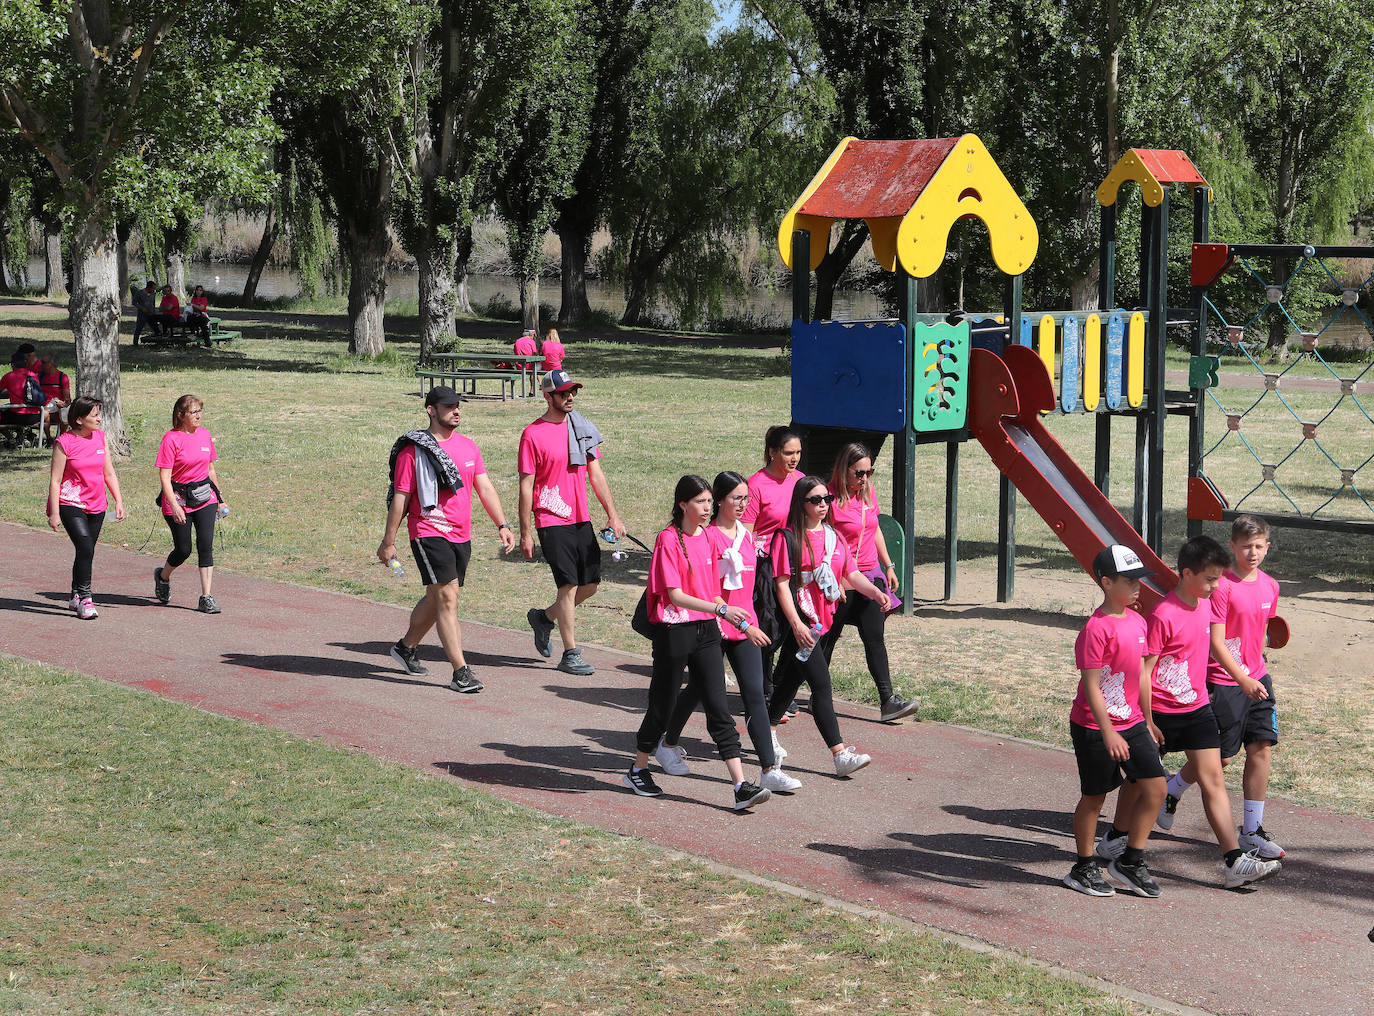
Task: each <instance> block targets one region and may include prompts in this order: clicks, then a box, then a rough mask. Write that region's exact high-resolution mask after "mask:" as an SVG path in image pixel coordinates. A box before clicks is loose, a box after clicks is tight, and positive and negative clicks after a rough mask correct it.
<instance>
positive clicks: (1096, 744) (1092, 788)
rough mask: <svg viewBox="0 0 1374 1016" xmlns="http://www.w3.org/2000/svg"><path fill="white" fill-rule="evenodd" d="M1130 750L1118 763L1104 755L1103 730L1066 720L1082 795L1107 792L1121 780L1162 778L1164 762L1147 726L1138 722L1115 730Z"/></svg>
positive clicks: (1114, 787) (1105, 748)
mask: <svg viewBox="0 0 1374 1016" xmlns="http://www.w3.org/2000/svg"><path fill="white" fill-rule="evenodd" d="M1117 733H1118V734H1120V735H1121V736H1122V737H1123V738H1125V739H1126V744H1127V745H1128V746H1129V747H1130V749H1131V757H1130V758H1128V759H1127V760H1126V761H1125V762H1118V761H1117V760H1116V759H1114V758H1112V757H1111V755H1109V754H1107V742H1106V741H1104V740H1103V739H1102V731H1100V730H1098V729H1097V728H1095V727H1085V726H1083V725H1082V724H1081V723H1074V722H1073V721H1072V720H1070V721H1069V737H1070V738H1071V739H1072V740H1073V754H1074V757H1075V758H1076V759H1077V760H1078V786H1079V789H1081V790H1082V792H1083V796H1084V797H1097V796H1098V795H1099V794H1110V793H1111V792H1112V791H1113V790H1115V789H1116V788H1117V787H1119V786H1121V784H1122V782H1123V781H1124V780H1130V781H1131V782H1132V783H1135V782H1136V781H1137V780H1150V779H1154V778H1156V777H1158V778H1160V779H1163V778H1164V763H1163V762H1161V761H1160V760H1159V748H1158V746H1156V744H1155V739H1154V738H1153V737H1151V736H1150V728H1149V725H1148V724H1146V723H1144V722H1141V723H1137V724H1136V725H1135V726H1134V727H1128V728H1127V729H1125V730H1118V731H1117Z"/></svg>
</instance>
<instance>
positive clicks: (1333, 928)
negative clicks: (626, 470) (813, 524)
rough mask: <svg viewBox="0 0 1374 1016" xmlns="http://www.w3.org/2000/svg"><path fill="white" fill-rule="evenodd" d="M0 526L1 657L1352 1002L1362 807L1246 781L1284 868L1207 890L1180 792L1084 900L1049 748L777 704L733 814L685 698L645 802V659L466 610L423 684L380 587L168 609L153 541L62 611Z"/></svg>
mask: <svg viewBox="0 0 1374 1016" xmlns="http://www.w3.org/2000/svg"><path fill="white" fill-rule="evenodd" d="M0 545H3V546H4V547H5V548H6V549H7V552H6V553H4V554H0V609H2V610H3V611H4V617H3V623H0V649H2V650H3V651H4V652H7V653H11V654H14V655H17V656H21V657H26V658H29V659H33V660H42V661H44V662H46V663H51V664H55V665H57V666H60V667H66V668H69V669H72V670H81V671H85V672H87V673H93V674H94V675H95V676H97V677H101V678H104V679H106V680H110V681H115V682H118V683H120V684H125V685H129V686H132V687H137V688H144V689H147V690H149V691H151V692H154V693H156V694H158V695H162V696H164V697H166V698H169V699H172V700H175V701H179V702H185V703H189V704H192V705H195V706H198V707H200V708H202V709H207V710H210V711H212V712H216V713H221V714H225V715H228V716H235V717H240V718H243V719H247V720H251V721H254V722H258V723H268V724H271V725H272V726H275V727H279V728H281V729H283V730H288V731H291V732H293V733H296V734H299V735H302V736H306V737H319V738H323V739H325V740H328V741H330V742H333V743H336V744H340V745H348V746H351V747H355V748H358V749H361V750H364V751H367V752H371V753H373V754H376V755H378V756H381V757H384V758H390V759H395V760H398V761H401V762H404V763H407V764H409V765H413V766H416V767H418V768H421V769H424V770H427V771H430V772H433V771H440V772H443V773H447V774H448V775H449V776H451V777H452V778H454V779H459V780H463V781H465V782H468V783H471V784H474V785H476V786H480V787H482V788H484V789H486V790H488V791H490V792H491V793H493V794H496V795H498V796H500V797H503V798H506V799H508V800H512V801H517V802H520V803H522V804H526V805H529V806H530V807H533V808H538V809H540V810H543V811H546V812H551V813H554V814H558V815H563V816H567V817H569V818H574V819H577V820H580V821H583V822H587V823H590V824H592V825H597V826H601V827H603V828H606V829H611V830H615V831H618V832H621V833H627V834H631V835H635V836H640V837H643V838H644V839H646V840H649V841H651V842H655V843H660V844H663V845H665V846H668V847H671V848H675V849H678V850H682V851H685V852H687V853H690V854H693V855H697V856H699V857H703V858H710V859H713V860H716V861H720V862H724V863H726V864H729V865H733V866H736V867H738V868H743V869H747V870H749V871H753V872H756V873H758V874H760V875H764V876H768V877H771V878H775V879H779V880H781V881H784V882H788V883H792V884H795V885H799V886H802V887H805V888H809V889H812V890H815V891H818V892H822V893H826V894H829V895H832V896H835V897H839V898H842V899H846V900H850V901H853V902H855V903H858V904H861V905H864V906H868V907H873V908H876V909H880V910H883V911H887V912H890V913H893V914H897V915H901V916H904V917H907V918H910V919H912V920H915V921H919V922H921V923H923V924H927V925H930V926H931V927H934V928H940V929H947V930H950V931H954V932H959V933H962V934H964V935H968V936H972V937H974V938H977V939H981V940H984V941H987V942H990V943H993V944H996V945H998V946H1003V947H1007V948H1010V949H1014V950H1018V951H1021V952H1023V953H1026V954H1029V955H1031V956H1034V957H1036V958H1038V959H1040V960H1043V961H1046V962H1050V963H1055V964H1060V965H1063V966H1065V967H1069V968H1072V969H1075V970H1079V971H1082V972H1084V973H1087V974H1090V975H1094V976H1097V977H1100V978H1103V979H1105V980H1108V981H1111V982H1114V983H1117V984H1120V985H1124V986H1127V987H1129V988H1131V989H1134V990H1136V991H1141V992H1146V993H1149V994H1152V995H1155V996H1161V997H1163V998H1166V999H1170V1000H1173V1001H1175V1002H1177V1003H1181V1004H1185V1005H1192V1006H1197V1007H1200V1008H1202V1009H1206V1010H1209V1011H1212V1012H1223V1013H1254V1014H1265V1016H1269V1014H1272V1013H1283V1014H1285V1016H1303V1014H1314V1016H1315V1014H1323V1016H1350V1014H1354V1013H1358V1012H1368V1011H1369V999H1370V998H1371V997H1374V944H1372V943H1370V942H1369V941H1368V940H1367V939H1366V934H1367V933H1368V932H1369V930H1370V925H1371V923H1374V877H1371V868H1372V867H1374V822H1370V821H1367V820H1362V819H1356V818H1349V817H1343V816H1336V815H1330V814H1325V813H1323V812H1320V811H1317V810H1315V809H1311V808H1302V807H1298V806H1296V805H1292V804H1287V803H1285V802H1282V801H1274V802H1271V803H1270V805H1269V810H1268V812H1267V815H1266V823H1267V824H1268V825H1269V826H1270V827H1271V828H1272V829H1274V830H1276V831H1278V832H1280V833H1282V839H1283V843H1284V845H1285V846H1286V847H1287V848H1288V850H1289V853H1290V858H1291V859H1290V862H1289V864H1288V865H1287V866H1286V867H1285V869H1284V871H1283V872H1282V873H1281V874H1280V875H1279V876H1278V877H1277V878H1276V879H1274V880H1272V881H1270V882H1268V883H1266V884H1264V885H1262V886H1260V887H1258V888H1256V889H1253V890H1248V891H1239V892H1225V891H1222V890H1221V889H1219V888H1217V882H1218V879H1217V867H1218V860H1217V856H1216V851H1215V847H1214V846H1209V844H1208V841H1207V832H1206V826H1205V823H1204V819H1203V816H1202V809H1201V807H1200V805H1199V803H1198V801H1197V800H1196V799H1195V798H1194V799H1193V800H1190V801H1188V802H1187V803H1186V804H1185V806H1184V808H1183V809H1182V812H1181V813H1180V817H1179V820H1178V823H1177V825H1176V826H1175V827H1174V831H1173V834H1172V835H1161V836H1159V837H1158V838H1157V840H1154V841H1152V848H1151V861H1152V863H1153V865H1154V867H1155V869H1156V871H1157V873H1158V875H1159V878H1160V883H1161V885H1162V886H1163V889H1164V895H1163V897H1162V898H1161V899H1159V900H1141V899H1137V898H1135V897H1128V896H1118V897H1116V898H1113V899H1108V900H1094V899H1090V898H1088V897H1085V896H1080V895H1078V894H1076V893H1073V892H1070V891H1069V890H1067V889H1065V888H1063V887H1062V886H1061V885H1060V884H1059V879H1060V878H1061V876H1062V875H1063V874H1064V872H1065V870H1066V868H1067V865H1068V862H1069V860H1070V857H1071V854H1072V836H1071V834H1070V815H1069V811H1070V809H1071V808H1072V806H1073V804H1074V801H1075V799H1076V789H1077V781H1076V777H1075V773H1074V765H1073V758H1072V756H1071V755H1069V754H1068V753H1067V752H1063V751H1058V750H1055V749H1052V748H1048V747H1043V746H1038V745H1032V744H1026V743H1021V742H1017V741H1014V740H1011V739H1006V738H999V737H994V736H990V735H986V734H981V733H976V732H972V731H968V730H961V729H958V728H954V727H948V726H942V725H939V724H931V723H926V724H919V725H901V726H887V725H882V724H879V723H877V722H875V714H874V711H873V710H871V709H869V708H866V707H862V706H844V705H842V706H841V709H840V712H841V723H842V726H843V729H844V732H845V736H846V737H847V738H849V739H851V740H853V741H855V742H857V743H858V744H859V745H860V746H861V747H862V749H863V750H865V751H868V752H870V753H872V755H873V757H874V764H873V765H872V766H871V767H870V768H869V769H867V770H865V771H863V772H861V773H859V774H858V775H857V776H855V777H854V778H853V779H851V780H847V781H842V780H837V779H835V777H834V776H833V775H832V774H831V771H830V766H829V764H828V759H827V756H828V752H827V751H826V749H825V748H824V747H823V746H822V744H821V741H820V738H819V737H818V736H817V734H816V732H815V729H814V726H813V725H812V723H811V722H810V719H809V717H808V716H807V715H806V714H805V713H803V714H802V715H800V716H799V717H797V719H796V720H794V721H793V722H792V723H790V724H788V725H787V726H786V727H784V728H783V734H782V739H783V742H784V744H785V745H787V747H788V748H789V749H790V750H791V752H792V756H791V758H790V759H789V770H790V771H791V772H793V773H794V774H795V775H796V776H798V777H799V778H800V779H801V780H802V781H803V782H804V783H805V788H804V789H803V791H802V792H801V793H799V794H797V795H795V796H793V797H791V798H781V797H779V798H777V799H775V800H774V801H772V802H770V803H768V804H767V805H765V806H763V807H761V808H760V809H758V811H757V812H755V813H753V814H749V815H736V814H734V813H733V812H732V811H731V810H730V809H729V807H728V801H729V791H728V787H727V785H726V784H725V782H724V781H723V779H722V777H723V776H724V770H723V767H722V766H721V765H720V763H719V762H717V761H714V760H711V758H710V751H709V750H708V747H707V743H706V735H705V729H704V725H703V724H702V722H701V720H700V719H699V718H698V719H696V720H694V722H693V725H692V726H690V727H689V728H688V737H687V738H686V739H685V741H684V743H685V744H686V746H687V747H688V750H689V751H690V752H691V753H692V755H693V756H694V760H693V763H692V766H693V770H694V772H693V775H692V776H690V777H682V778H673V777H662V780H661V782H662V784H663V785H664V787H665V789H666V790H667V791H668V796H666V797H665V798H663V799H661V800H657V801H654V800H645V799H641V798H636V797H634V796H632V795H631V794H629V793H628V792H627V791H626V790H624V789H622V788H621V786H620V783H619V780H620V775H621V773H622V772H623V771H624V769H625V767H626V764H627V762H628V759H629V755H628V753H629V751H630V749H631V747H632V744H633V731H634V730H635V728H636V727H637V725H638V723H639V719H640V715H641V710H642V708H643V705H644V690H643V689H644V687H645V685H646V683H647V676H648V672H649V667H648V661H647V660H646V659H645V658H642V657H637V656H630V655H627V654H622V653H617V652H612V651H609V650H598V649H595V648H586V650H585V652H586V656H587V658H588V659H589V660H590V661H591V662H592V663H593V664H595V666H596V667H597V673H596V675H595V676H593V677H590V678H573V677H569V676H567V675H564V674H561V673H558V672H557V671H555V670H553V669H552V668H551V667H550V666H549V665H548V663H546V662H545V661H543V660H541V659H538V658H537V657H535V656H534V655H533V650H532V647H531V640H530V637H529V634H528V633H527V632H523V631H522V632H509V631H504V630H501V629H497V628H490V627H486V626H482V625H475V624H468V625H465V626H464V635H465V642H466V643H467V645H468V647H469V651H468V657H469V661H470V662H471V663H472V665H473V666H474V667H475V668H476V669H477V670H478V672H479V673H480V674H481V676H482V678H483V680H484V681H485V682H486V685H487V690H486V691H484V692H483V693H481V694H480V695H477V696H471V697H468V696H459V695H455V694H453V693H452V692H449V691H448V690H447V688H446V687H444V686H443V685H442V684H440V683H439V681H440V679H441V677H445V678H446V677H447V670H446V669H445V668H444V666H443V665H442V662H441V659H442V657H441V654H440V652H439V650H438V647H437V645H432V644H431V645H427V646H425V647H424V648H423V650H422V654H423V658H424V659H425V661H426V662H427V663H428V664H429V665H430V667H431V670H432V671H433V673H434V677H433V679H414V678H410V677H407V676H405V675H404V674H400V673H398V672H397V671H396V670H395V669H394V668H393V666H392V665H391V661H390V659H389V658H388V657H387V655H386V652H387V648H388V646H389V645H390V643H391V642H392V640H394V639H395V638H396V636H397V635H398V634H399V632H400V631H401V630H402V629H403V627H404V618H405V614H404V612H403V611H402V610H400V609H399V608H396V607H391V606H384V605H380V604H376V603H371V602H368V601H366V600H360V599H356V598H353V597H349V596H343V595H336V594H331V593H320V592H313V591H309V592H307V591H303V590H301V589H300V588H299V587H294V586H287V585H281V584H277V583H272V582H266V581H259V580H256V579H251V578H248V577H246V576H244V575H241V574H234V573H232V572H227V571H226V572H220V573H218V574H217V575H216V577H215V594H216V598H217V599H219V600H220V602H221V603H222V604H223V606H224V611H225V612H224V613H223V614H222V615H220V616H218V617H207V616H205V615H201V614H198V613H196V612H194V610H192V609H191V608H192V607H193V606H194V602H195V596H194V591H193V589H192V588H191V584H192V583H193V582H194V579H193V578H192V576H191V575H190V574H189V573H184V574H183V576H181V577H180V581H179V582H178V583H177V586H176V589H175V602H174V604H173V605H172V606H170V607H160V606H157V605H155V604H154V602H153V600H152V598H151V595H150V594H151V591H152V590H151V588H150V587H151V572H152V569H153V567H154V565H155V564H156V561H155V560H154V559H153V558H151V557H148V556H139V555H135V554H133V553H130V552H127V551H120V550H117V549H114V548H112V547H110V546H108V545H103V544H102V545H101V547H100V549H99V551H98V553H97V556H96V568H95V571H96V582H95V589H96V600H97V603H98V604H99V607H100V612H101V616H100V618H99V619H98V620H96V621H92V622H81V621H78V620H76V619H75V618H74V617H73V616H72V615H71V614H70V613H69V612H68V611H67V610H66V608H65V606H64V603H63V600H64V598H65V595H66V594H65V589H66V583H67V573H68V570H69V567H70V559H71V551H70V545H69V544H68V543H67V541H66V539H65V538H64V537H62V536H59V535H55V534H51V533H40V532H35V531H33V530H29V529H25V528H23V527H19V526H14V525H10V524H3V523H0ZM20 546H22V547H23V553H18V552H17V550H18V548H19V547H20ZM34 576H43V578H40V579H39V580H37V582H36V583H35V579H34ZM512 612H513V613H515V611H512ZM520 612H521V613H523V606H522V607H521V609H520ZM93 661H94V662H93ZM1066 680H1067V678H1066ZM444 684H446V681H445V682H444ZM1361 998H1363V999H1365V1001H1364V1002H1360V1001H1358V1000H1359V999H1361Z"/></svg>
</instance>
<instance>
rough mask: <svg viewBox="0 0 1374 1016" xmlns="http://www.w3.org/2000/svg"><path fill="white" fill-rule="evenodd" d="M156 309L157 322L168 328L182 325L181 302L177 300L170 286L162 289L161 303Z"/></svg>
mask: <svg viewBox="0 0 1374 1016" xmlns="http://www.w3.org/2000/svg"><path fill="white" fill-rule="evenodd" d="M157 309H158V312H159V313H158V320H159V321H161V322H162V323H163V324H164V325H166V326H167V327H168V328H171V327H172V325H179V324H181V323H182V318H181V301H180V300H178V299H177V295H176V294H175V293H173V292H172V287H171V286H163V287H162V302H161V303H159V304H158V305H157Z"/></svg>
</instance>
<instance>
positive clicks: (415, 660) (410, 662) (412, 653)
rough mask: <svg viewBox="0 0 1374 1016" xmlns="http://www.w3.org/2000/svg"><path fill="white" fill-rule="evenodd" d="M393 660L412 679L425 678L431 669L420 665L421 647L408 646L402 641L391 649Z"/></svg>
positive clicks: (397, 642)
mask: <svg viewBox="0 0 1374 1016" xmlns="http://www.w3.org/2000/svg"><path fill="white" fill-rule="evenodd" d="M391 658H392V659H393V660H395V661H396V665H397V666H398V667H400V668H401V669H402V670H403V671H405V672H406V673H407V674H409V675H411V676H412V677H424V676H425V675H426V674H428V673H429V668H428V667H425V666H424V665H423V664H421V663H420V647H419V646H407V645H406V644H405V643H404V642H402V641H401V640H400V639H397V640H396V644H395V645H394V646H392V647H391Z"/></svg>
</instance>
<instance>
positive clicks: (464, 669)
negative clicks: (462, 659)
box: [448, 663, 482, 695]
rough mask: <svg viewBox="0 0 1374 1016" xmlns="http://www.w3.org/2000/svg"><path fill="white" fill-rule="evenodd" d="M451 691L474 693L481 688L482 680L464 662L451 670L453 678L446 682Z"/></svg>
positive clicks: (465, 693)
mask: <svg viewBox="0 0 1374 1016" xmlns="http://www.w3.org/2000/svg"><path fill="white" fill-rule="evenodd" d="M448 686H449V688H451V689H452V690H453V691H456V692H461V693H462V694H464V695H474V694H476V693H477V692H479V691H481V690H482V682H481V681H479V680H477V675H476V674H474V673H473V672H472V668H471V667H469V666H468V665H467V664H466V663H465V664H463V665H462V666H461V667H459V668H458V669H457V670H455V671H454V672H453V680H452V681H450V682H449V683H448Z"/></svg>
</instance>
